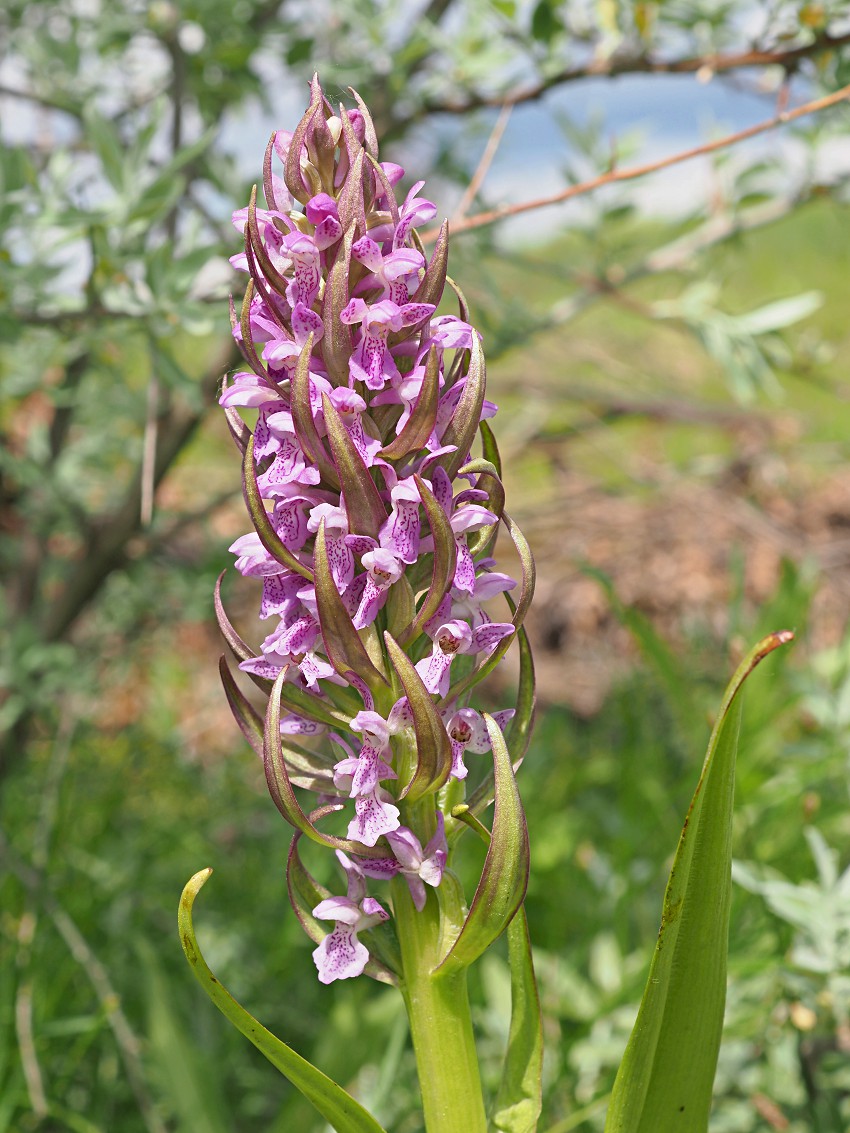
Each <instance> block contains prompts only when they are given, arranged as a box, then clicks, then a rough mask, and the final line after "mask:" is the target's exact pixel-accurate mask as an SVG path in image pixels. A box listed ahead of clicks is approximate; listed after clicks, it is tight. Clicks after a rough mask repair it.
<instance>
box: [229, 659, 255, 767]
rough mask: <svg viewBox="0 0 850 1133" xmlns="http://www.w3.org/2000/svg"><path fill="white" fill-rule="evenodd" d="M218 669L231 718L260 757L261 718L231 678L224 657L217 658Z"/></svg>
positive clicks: (231, 675)
mask: <svg viewBox="0 0 850 1133" xmlns="http://www.w3.org/2000/svg"><path fill="white" fill-rule="evenodd" d="M218 671H219V673H220V675H221V683H222V685H223V686H224V694H225V696H226V697H227V703H228V704H229V705H230V711H231V712H232V713H233V718H234V720H235V721H236V723H237V724H238V725H239V730H240V731H241V732H242V735H243V736H244V737H245V739H246V740H247V741H248V743H249V744H250V745H251V747H252V748H253V749H254V751H255V752H256V753H257V755H259V757H260V758H261V759H262V757H263V718H262V716H260V714H259V712H258V711H257V710H256V708H254V706H253V704H251V702H250V700H248V698H247V696H246V695H245V694H244V692H243V691H242V689H241V688H240V687H239V685H238V684H237V683H236V681H235V680H234V679H233V674H232V673H231V671H230V668H229V666H228V664H227V661H226V660H225V659H224V657H220V658H219V661H218Z"/></svg>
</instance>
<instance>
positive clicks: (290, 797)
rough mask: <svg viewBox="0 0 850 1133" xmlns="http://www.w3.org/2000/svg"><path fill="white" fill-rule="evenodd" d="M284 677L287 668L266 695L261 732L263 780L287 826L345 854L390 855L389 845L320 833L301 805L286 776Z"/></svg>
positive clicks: (287, 775) (318, 843)
mask: <svg viewBox="0 0 850 1133" xmlns="http://www.w3.org/2000/svg"><path fill="white" fill-rule="evenodd" d="M285 680H286V671H285V670H283V671H282V672H281V674H280V676H279V677H278V678H277V680H276V681H275V683H274V687H273V688H272V693H271V696H270V697H269V705H268V709H267V711H266V726H265V731H264V735H263V766H264V767H265V772H266V783H267V784H268V788H269V794H270V795H271V797H272V801H273V802H274V804H275V806H276V807H277V809H278V810H279V811H280V813H281V814H282V815H283V817H284V818H285V819H286V821H287V822H288V823H289V824H290V826H294V827H295V829H296V830H300V831H301V833H302V834H306V835H307V837H308V838H309V839H310V841H311V842H315V843H316V844H317V845H319V846H327V847H328V848H329V849H331V850H342V851H344V852H345V853H347V854H356V855H358V856H360V857H364V858H386V857H390V856H391V854H392V851H391V850H390V849H389V848H388V847H380V846H364V845H362V844H361V843H360V842H355V841H352V840H351V839H350V838H337V837H335V836H334V835H332V834H323V833H322V831H321V830H318V829H317V828H316V826H315V825H314V823H313V822H311V820H310V818H309V817H308V816H307V815H306V814H305V813H304V811H303V810H302V809H301V806H300V804H299V802H298V800H297V798H296V797H295V791H294V790H293V786H292V781H291V779H290V777H289V769H288V768H287V766H286V758H285V756H284V751H283V744H282V741H281V737H280V693H281V688H282V686H283V682H284V681H285Z"/></svg>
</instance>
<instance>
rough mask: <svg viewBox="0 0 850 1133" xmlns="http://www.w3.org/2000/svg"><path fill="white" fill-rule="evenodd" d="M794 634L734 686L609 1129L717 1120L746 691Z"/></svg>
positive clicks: (640, 1132) (648, 1130)
mask: <svg viewBox="0 0 850 1133" xmlns="http://www.w3.org/2000/svg"><path fill="white" fill-rule="evenodd" d="M792 637H793V634H791V633H790V632H788V631H787V630H786V631H781V632H779V633H773V634H771V635H770V636H769V637H766V638H765V639H764V640H763V641H760V642H759V644H758V645H757V646H756V647H755V649H753V650H752V652H751V653H750V654H749V655H748V656H747V657H746V658H745V659H744V661H743V662H742V663H741V665H740V666H739V668H738V670H737V672H736V673H735V675H734V677H733V678H732V680H731V682H730V684H729V686H728V688H727V689H726V694H725V696H724V698H723V702H722V704H721V707H720V713H719V715H718V717H717V721H716V723H715V725H714V729H713V731H712V733H711V739H710V740H709V743H708V752H707V753H706V757H705V762H704V763H703V766H702V773H701V775H700V780H699V783H698V784H697V789H696V792H695V794H694V797H693V799H692V801H691V805H690V809H689V811H688V816H687V818H686V820H685V826H684V829H683V830H682V834H681V836H680V838H679V845H678V848H677V850H676V856H675V858H674V860H673V868H672V869H671V871H670V878H669V880H668V882H667V890H666V892H665V894H664V907H663V910H662V914H661V929H660V931H659V934H658V941H657V943H656V946H655V953H654V955H653V957H652V962H651V964H650V969H649V977H648V979H647V983H646V988H645V990H644V993H643V999H642V1000H641V1005H640V1010H639V1011H638V1017H637V1021H636V1022H635V1027H634V1030H633V1031H632V1035H631V1038H630V1039H629V1043H628V1046H627V1047H626V1053H625V1055H624V1056H623V1061H622V1063H621V1065H620V1069H619V1072H618V1074H617V1079H616V1081H615V1083H614V1092H613V1094H612V1096H611V1104H610V1106H609V1109H608V1116H607V1120H606V1123H605V1129H606V1133H658V1131H659V1130H662V1129H663V1130H667V1129H671V1130H672V1129H675V1130H676V1131H677V1133H705V1130H706V1129H707V1127H708V1115H709V1111H710V1109H711V1091H712V1084H713V1082H714V1072H715V1068H716V1065H717V1052H718V1050H719V1048H720V1035H721V1031H722V1028H723V1010H724V1005H725V1002H726V953H727V949H728V938H729V908H730V903H731V891H732V880H731V851H732V845H731V844H732V812H733V804H734V792H735V762H736V756H737V747H738V732H739V728H740V720H741V698H740V697H739V696H738V693H739V691H740V689H741V686H742V685H743V683H744V681H745V680H746V679H747V677H748V676H749V674H750V673H751V672H752V671H753V669H754V668H755V667H756V665H758V663H759V662H760V661H761V660H763V659H764V658H765V657H766V656H767V655H768V654H769V653H772V652H773V650H774V649H776V648H778V647H779V646H780V645H784V644H785V643H786V642H788V641H790V640H791V639H792Z"/></svg>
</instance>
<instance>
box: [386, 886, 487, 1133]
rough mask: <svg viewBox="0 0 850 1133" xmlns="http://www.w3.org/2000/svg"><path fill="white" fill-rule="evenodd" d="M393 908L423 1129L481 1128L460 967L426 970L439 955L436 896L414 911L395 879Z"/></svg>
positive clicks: (440, 1132)
mask: <svg viewBox="0 0 850 1133" xmlns="http://www.w3.org/2000/svg"><path fill="white" fill-rule="evenodd" d="M393 912H394V919H395V925H396V931H397V932H398V939H399V944H400V946H401V955H402V964H403V982H402V993H403V995H404V1002H405V1006H406V1008H407V1015H408V1019H409V1020H410V1032H411V1035H412V1037H413V1049H414V1052H415V1054H416V1065H417V1068H418V1072H419V1088H420V1090H421V1092H422V1104H423V1108H424V1112H425V1128H426V1130H427V1133H486V1130H487V1119H486V1116H485V1113H484V1101H483V1098H482V1096H481V1079H480V1076H479V1073H478V1057H477V1054H476V1051H475V1039H474V1036H473V1033H472V1019H471V1017H470V1012H469V996H468V993H467V986H466V971H465V970H461V971H457V972H452V973H451V974H447V975H442V974H441V975H440V976H434V975H432V971H433V969H434V967H435V966H436V964H437V963H438V961H439V957H440V909H439V905H438V903H437V899H436V896H435V895H434V893H433V892H432V891H429V893H428V900H427V903H426V905H425V908H424V909H423V910H422V912H417V911H416V909H415V907H414V905H413V902H412V901H411V899H410V894H409V893H408V891H407V885H406V884H405V882H404V881H402V880H401V879H399V878H396V879H395V881H394V882H393Z"/></svg>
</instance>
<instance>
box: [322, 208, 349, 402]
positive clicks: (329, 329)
mask: <svg viewBox="0 0 850 1133" xmlns="http://www.w3.org/2000/svg"><path fill="white" fill-rule="evenodd" d="M354 232H355V225H354V222H352V223H351V224H349V225H348V227H347V228H346V230H345V235H344V236H343V238H342V240H341V241H340V243H339V248H338V250H337V254H336V259H335V260H334V263H333V267H332V268H331V270H330V272H329V273H328V279H327V283H326V284H325V294H324V297H323V299H322V323H323V324H324V327H325V333H324V337H323V338H322V343H321V350H322V358H323V359H324V361H325V369H326V370H327V372H328V377H329V378H330V380H331V381H332V382H333V383H334V385H338V386H345V385H348V363H349V360H350V358H351V354H352V350H353V346H352V344H351V330H350V328H349V327H348V325H347V324H346V323H344V322H343V321H342V319H341V318H340V315H341V314H342V312H343V310H344V309H345V307H346V306H347V305H348V301H349V300H350V298H351V295H350V294H349V285H348V275H349V272H350V271H351V245H352V244H353V243H354Z"/></svg>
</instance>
